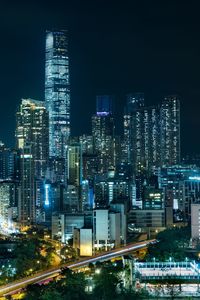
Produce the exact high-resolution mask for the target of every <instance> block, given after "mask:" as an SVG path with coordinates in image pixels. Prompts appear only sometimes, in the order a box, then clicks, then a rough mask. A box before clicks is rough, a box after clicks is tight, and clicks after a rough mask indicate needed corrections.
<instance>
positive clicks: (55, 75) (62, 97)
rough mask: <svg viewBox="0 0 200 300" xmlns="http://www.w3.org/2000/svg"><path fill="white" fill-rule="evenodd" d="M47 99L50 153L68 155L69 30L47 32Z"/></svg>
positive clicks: (61, 155) (59, 155)
mask: <svg viewBox="0 0 200 300" xmlns="http://www.w3.org/2000/svg"><path fill="white" fill-rule="evenodd" d="M45 101H46V107H47V109H48V112H49V155H50V157H64V147H65V145H66V143H67V141H68V138H69V135H70V80H69V56H68V38H67V31H64V30H62V31H53V32H49V31H48V32H47V33H46V61H45Z"/></svg>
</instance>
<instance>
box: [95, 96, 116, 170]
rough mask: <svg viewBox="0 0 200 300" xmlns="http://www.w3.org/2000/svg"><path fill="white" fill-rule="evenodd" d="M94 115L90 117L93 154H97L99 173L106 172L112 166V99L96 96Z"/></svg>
mask: <svg viewBox="0 0 200 300" xmlns="http://www.w3.org/2000/svg"><path fill="white" fill-rule="evenodd" d="M96 108H97V111H96V115H94V116H92V136H93V141H94V152H95V153H96V154H98V156H99V159H100V162H99V171H100V173H103V172H107V170H108V168H109V167H110V166H113V165H114V153H115V149H114V119H113V115H112V97H111V96H105V95H104V96H97V98H96Z"/></svg>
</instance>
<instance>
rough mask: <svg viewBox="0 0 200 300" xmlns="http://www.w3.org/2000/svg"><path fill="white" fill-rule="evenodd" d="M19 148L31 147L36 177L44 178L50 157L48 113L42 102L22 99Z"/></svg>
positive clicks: (18, 122)
mask: <svg viewBox="0 0 200 300" xmlns="http://www.w3.org/2000/svg"><path fill="white" fill-rule="evenodd" d="M16 116H17V128H16V142H17V148H18V149H23V148H24V147H25V146H26V145H30V146H31V155H32V157H33V160H34V168H35V176H36V177H37V178H41V177H44V175H45V171H46V168H47V162H48V156H49V143H48V141H49V135H48V134H49V131H48V112H47V110H46V107H45V104H44V102H42V101H37V100H33V99H22V101H21V104H20V106H19V109H18V111H17V115H16Z"/></svg>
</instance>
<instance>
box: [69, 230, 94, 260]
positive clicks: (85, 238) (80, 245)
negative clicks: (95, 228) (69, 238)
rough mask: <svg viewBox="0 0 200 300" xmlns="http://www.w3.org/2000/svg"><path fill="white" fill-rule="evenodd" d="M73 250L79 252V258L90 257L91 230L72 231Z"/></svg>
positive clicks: (91, 246)
mask: <svg viewBox="0 0 200 300" xmlns="http://www.w3.org/2000/svg"><path fill="white" fill-rule="evenodd" d="M73 248H75V249H76V250H79V254H80V256H92V253H93V251H92V250H93V242H92V228H81V229H74V234H73Z"/></svg>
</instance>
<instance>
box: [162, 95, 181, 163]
mask: <svg viewBox="0 0 200 300" xmlns="http://www.w3.org/2000/svg"><path fill="white" fill-rule="evenodd" d="M160 118H161V163H162V165H166V166H170V165H175V164H178V163H179V162H180V101H179V98H178V96H176V95H174V96H167V97H165V99H164V100H163V102H162V105H161V109H160Z"/></svg>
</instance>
